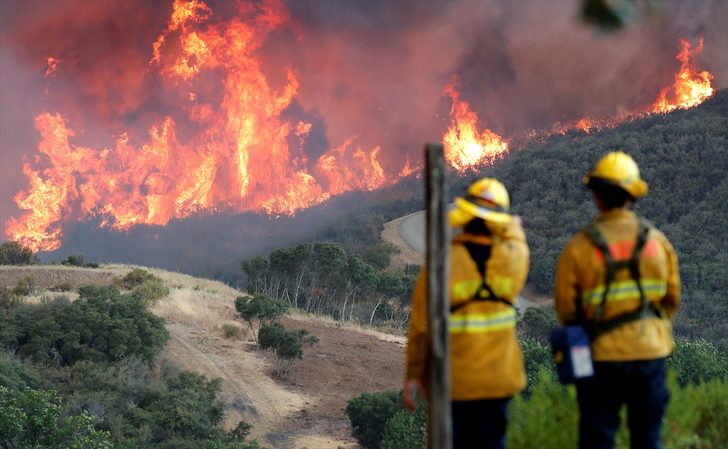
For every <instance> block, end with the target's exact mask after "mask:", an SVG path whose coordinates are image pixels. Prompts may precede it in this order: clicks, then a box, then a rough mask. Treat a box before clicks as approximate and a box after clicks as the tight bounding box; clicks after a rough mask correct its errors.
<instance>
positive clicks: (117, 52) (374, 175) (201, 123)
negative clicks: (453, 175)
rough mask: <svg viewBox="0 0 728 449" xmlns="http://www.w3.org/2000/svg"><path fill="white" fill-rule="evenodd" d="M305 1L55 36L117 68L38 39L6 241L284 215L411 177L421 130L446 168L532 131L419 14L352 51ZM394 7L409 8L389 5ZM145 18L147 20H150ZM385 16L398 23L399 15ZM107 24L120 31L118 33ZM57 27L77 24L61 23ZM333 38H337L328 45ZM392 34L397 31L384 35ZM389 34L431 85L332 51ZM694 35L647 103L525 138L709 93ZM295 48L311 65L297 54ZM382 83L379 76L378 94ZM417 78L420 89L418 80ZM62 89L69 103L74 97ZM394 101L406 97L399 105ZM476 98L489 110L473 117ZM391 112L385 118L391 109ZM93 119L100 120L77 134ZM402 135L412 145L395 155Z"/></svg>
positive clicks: (199, 8)
mask: <svg viewBox="0 0 728 449" xmlns="http://www.w3.org/2000/svg"><path fill="white" fill-rule="evenodd" d="M121 3H123V2H121ZM147 3H149V2H147ZM158 3H159V2H157V4H158ZM322 3H325V2H322ZM485 3H488V2H485ZM468 4H470V5H472V4H473V3H472V2H468ZM75 5H77V6H80V7H83V5H89V3H88V2H85V3H84V2H81V3H78V2H77V3H75ZM131 5H132V6H134V5H135V4H134V2H132V3H131ZM136 5H139V3H137V4H136ZM115 8H116V9H115V10H114V12H115V13H129V12H130V11H129V6H128V4H127V6H118V5H117V6H115ZM300 8H301V7H300V6H297V7H296V6H291V5H286V4H285V3H284V2H281V1H276V0H266V1H256V2H247V1H240V2H237V3H234V4H233V3H231V2H226V3H219V2H212V3H209V4H208V3H206V2H203V1H201V0H175V1H174V2H172V3H170V4H169V5H166V6H165V8H164V10H163V13H164V16H163V21H161V22H159V20H158V18H157V22H156V23H157V28H156V30H154V31H153V34H149V33H150V32H147V34H146V36H145V34H144V33H141V34H140V35H137V36H135V37H134V39H131V38H130V37H128V36H125V37H123V38H119V39H120V41H121V42H126V43H127V44H128V46H124V45H122V46H119V47H117V46H115V45H114V44H113V42H114V41H113V39H110V41H109V42H107V45H106V46H105V47H104V46H103V45H96V43H94V42H86V43H84V42H80V41H79V39H78V36H76V37H68V36H66V37H67V39H68V41H70V42H71V43H73V44H75V45H87V46H88V47H89V51H92V52H98V51H99V49H98V47H101V48H105V49H106V51H108V52H110V53H111V54H112V55H113V56H114V57H116V58H122V59H125V60H126V62H125V63H124V64H118V65H114V64H115V63H111V64H112V65H111V67H115V69H114V70H110V69H108V68H106V69H105V68H103V67H102V68H100V67H96V66H93V65H92V66H84V64H85V62H84V61H85V59H83V58H80V57H79V56H78V54H81V53H83V50H84V48H83V47H81V48H76V47H74V50H73V51H69V50H68V48H69V45H70V44H68V42H66V41H63V42H64V43H63V44H57V45H44V46H36V47H33V48H44V49H46V50H48V51H53V50H55V52H52V53H48V54H45V55H43V58H42V63H43V70H42V76H41V77H40V78H42V82H41V83H40V85H42V93H39V95H40V96H41V97H42V99H43V100H44V101H46V103H47V107H46V108H42V109H40V110H38V111H37V112H36V113H35V114H34V118H33V117H30V118H29V120H33V119H34V124H35V130H36V132H37V135H38V136H39V138H38V139H37V146H36V147H35V148H34V149H33V151H32V152H30V153H29V154H28V155H26V157H25V159H24V162H23V163H22V173H23V175H24V176H23V177H24V180H25V185H24V186H20V187H19V188H18V189H17V191H16V192H15V193H14V195H13V198H14V203H15V205H16V206H17V208H18V210H19V211H20V212H19V213H18V214H14V216H12V217H10V218H9V219H8V220H7V221H6V222H5V223H4V233H5V235H6V237H7V238H9V239H12V240H17V241H19V242H21V243H22V244H24V245H26V246H29V247H30V248H32V249H34V250H42V251H53V250H56V249H58V248H59V247H60V246H61V244H62V239H63V235H62V232H63V225H64V223H66V222H68V221H73V220H76V221H78V220H84V219H87V218H88V217H91V216H94V217H101V223H102V225H103V226H110V227H113V228H117V229H128V228H129V227H131V226H134V225H136V224H153V225H165V224H166V223H168V222H169V221H170V220H171V219H175V218H184V217H189V216H191V215H193V214H198V213H215V212H220V211H225V212H244V211H259V212H264V213H267V214H272V215H290V214H294V213H295V212H296V211H297V210H300V209H303V208H308V207H310V206H312V205H316V204H320V203H322V202H324V201H326V200H327V199H329V198H331V197H332V196H335V195H339V194H342V193H344V192H348V191H352V190H374V189H378V188H381V187H383V186H387V185H392V184H394V183H396V182H397V181H398V180H399V179H401V178H402V177H406V176H410V175H412V174H416V173H418V171H419V170H420V169H421V159H420V157H419V155H418V153H417V152H418V150H419V148H418V145H419V143H421V142H422V141H424V140H432V139H439V140H441V141H442V142H443V143H444V144H445V149H446V160H447V162H448V163H449V165H450V166H451V167H452V169H454V170H457V171H463V172H464V171H467V170H471V169H473V168H477V167H479V166H481V165H483V164H491V163H493V162H494V161H496V160H497V159H498V158H499V157H501V156H502V155H503V154H505V153H507V152H508V151H509V141H510V140H511V139H512V138H513V137H514V136H516V135H517V134H519V133H520V134H521V135H526V134H528V133H529V132H531V133H533V132H534V128H533V127H531V128H529V127H522V129H519V130H515V129H514V126H507V125H504V124H503V122H501V121H500V120H498V117H502V116H507V114H505V113H504V112H503V113H501V114H500V115H499V113H498V111H497V108H493V109H489V108H488V107H487V105H486V106H485V107H484V106H483V104H482V103H483V102H482V95H481V96H479V95H478V92H475V91H474V89H473V87H472V86H473V75H472V73H470V72H469V71H468V70H467V69H468V67H469V66H470V65H473V64H475V62H477V56H478V52H475V53H473V52H472V49H473V48H479V47H477V45H475V44H473V46H471V47H469V48H471V51H470V52H466V51H464V50H463V48H466V47H463V46H462V45H459V46H457V48H458V49H460V54H459V56H457V55H456V56H450V57H451V58H455V57H459V58H460V59H459V62H458V63H457V64H456V63H454V62H448V60H447V58H446V57H445V56H443V55H444V54H446V53H447V51H446V50H447V48H445V50H443V49H440V48H434V47H433V49H429V48H427V46H430V47H432V46H435V45H442V46H444V47H447V46H448V45H451V44H452V42H450V39H452V37H451V36H450V35H449V34H447V33H445V36H439V37H438V36H437V34H436V32H437V27H435V26H434V25H433V22H434V21H435V19H433V18H432V17H430V16H427V18H426V19H422V21H423V23H422V24H421V25H419V27H418V25H413V23H414V22H409V23H406V26H405V28H407V29H406V30H405V31H401V32H399V33H393V32H391V31H389V30H388V29H386V28H381V29H379V30H377V29H375V30H373V31H372V32H370V36H366V33H364V34H363V35H362V36H361V37H365V38H370V39H371V41H370V42H357V43H356V44H352V43H351V42H350V40H351V36H350V35H347V34H346V33H347V32H348V31H346V30H337V28H336V27H335V26H334V27H330V28H321V27H317V26H316V24H315V22H316V21H315V20H313V19H311V20H310V21H311V22H312V23H313V25H312V29H314V30H321V29H323V30H325V31H324V32H322V33H320V34H326V33H330V34H331V36H328V37H327V39H323V38H322V37H321V36H319V35H317V36H315V37H311V36H310V35H309V34H308V33H309V32H308V31H307V29H306V25H307V21H306V19H305V17H304V18H301V17H298V15H300V12H301V11H300ZM380 8H385V7H383V6H382V7H380ZM431 8H432V7H431ZM441 8H445V7H444V6H442V7H441ZM90 9H91V11H90V12H85V13H84V12H80V13H79V15H81V16H83V15H85V14H89V15H93V14H100V15H101V16H103V17H106V19H105V20H106V21H101V22H99V23H95V22H93V20H91V19H88V18H86V19H84V18H83V17H81V18H79V20H81V21H83V20H87V21H89V22H90V23H95V26H97V27H99V26H101V25H103V24H105V25H108V24H109V23H111V24H116V25H118V24H123V23H125V21H128V20H133V19H131V18H130V17H126V18H125V17H113V18H109V17H108V15H109V12H108V11H106V12H103V13H102V12H101V11H99V10H98V8H96V9H95V8H93V7H91V8H90ZM390 9H391V11H389V12H391V13H397V14H403V13H405V12H406V11H403V10H402V9H401V8H398V7H397V6H392V7H390ZM444 13H445V16H446V17H445V19H451V20H453V21H455V20H456V19H457V20H461V17H460V16H461V15H462V16H464V15H466V13H467V10H464V9H463V8H460V9H458V10H455V11H454V12H453V11H451V10H449V9H448V10H446V11H444ZM297 14H298V15H297ZM423 14H424V13H423ZM488 14H491V15H492V14H495V13H491V12H488ZM523 14H524V15H528V14H530V12H529V11H524V12H523ZM158 15H159V13H158ZM448 15H450V16H449V17H447V16H448ZM304 16H305V15H304ZM415 16H417V15H416V14H415ZM155 17H158V16H154V15H152V16H150V17H147V18H146V19H145V20H143V21H142V22H143V25H145V29H149V25H150V24H149V23H147V22H151V23H152V24H154V23H155V22H154V20H155ZM319 19H320V17H319ZM48 20H49V22H47V23H50V26H49V27H47V28H46V32H47V34H49V35H52V36H56V37H59V36H64V28H63V27H61V26H60V25H59V24H58V23H56V22H53V21H52V20H51V19H48ZM109 20H110V22H109ZM348 20H349V24H351V23H355V21H354V19H352V18H349V19H348ZM369 20H371V19H369ZM469 20H470V19H469ZM405 22H406V21H405ZM475 23H477V21H476V22H475ZM470 25H471V26H472V25H473V23H471V24H470ZM387 26H391V27H396V26H397V21H396V20H394V21H390V22H389V23H388V25H387ZM451 26H452V25H451ZM382 27H384V25H382ZM119 28H120V29H119V30H117V31H118V33H121V34H122V35H123V33H124V29H123V27H119ZM136 29H139V26H137V27H135V26H134V25H130V27H129V30H130V31H129V32H130V33H131V32H133V31H134V30H136ZM66 31H67V32H68V33H71V34H73V33H75V34H74V36H75V35H77V34H81V31H80V30H79V29H76V28H73V27H68V28H67V29H66ZM337 31H338V32H340V33H342V34H341V40H342V41H346V42H348V45H349V47H347V46H346V45H343V44H341V45H340V44H338V43H337V37H336V33H337ZM376 31H378V34H377V33H376ZM579 32H583V33H589V31H588V30H583V31H579ZM34 33H35V34H33V33H29V34H25V35H23V39H26V40H28V41H29V42H35V41H36V40H37V39H40V37H39V36H43V34H42V33H40V32H39V31H38V30H36V31H35V32H34ZM39 33H40V34H39ZM425 35H426V36H429V38H427V39H425V38H423V36H425ZM393 36H394V37H396V38H397V39H398V40H397V41H396V42H393V43H391V44H390V43H387V42H384V41H382V39H384V38H388V39H392V37H393ZM89 37H92V36H86V38H89ZM117 38H118V36H117ZM438 39H439V40H438ZM483 39H484V38H483ZM130 40H131V41H132V42H133V44H129V41H130ZM311 45H315V46H321V47H323V48H313V49H312V48H310V46H311ZM389 45H391V47H394V48H399V49H400V50H402V49H403V48H405V49H408V51H409V52H410V53H407V52H403V53H402V54H401V55H399V57H402V58H410V59H413V60H415V62H413V63H412V66H414V67H421V68H422V70H427V68H428V67H432V66H433V65H436V64H438V62H437V61H435V62H431V63H425V62H422V63H416V61H417V60H418V58H428V55H429V56H430V57H432V58H437V57H440V58H444V59H443V61H444V62H443V66H444V67H446V69H445V70H442V71H440V72H438V73H437V76H429V77H427V82H426V83H425V82H423V81H422V78H419V77H417V76H415V75H414V74H412V73H401V76H402V78H400V79H396V78H393V79H388V80H385V81H383V80H382V78H386V77H385V76H382V74H383V73H387V74H389V73H391V71H390V70H386V69H384V68H375V69H372V70H373V71H372V73H374V74H376V75H377V76H374V75H371V74H368V73H362V72H363V71H362V70H354V69H347V67H346V63H347V61H348V59H347V57H345V56H342V54H341V53H342V52H349V51H351V52H357V54H359V55H361V56H360V58H369V61H368V64H371V65H375V66H376V65H378V64H379V65H384V66H386V65H387V64H389V62H390V60H392V58H396V57H398V55H397V54H395V55H392V54H389V53H388V51H387V47H386V46H389ZM418 45H422V46H425V48H419V47H418ZM706 45H710V42H707V43H706V42H704V40H703V39H702V38H701V37H699V36H698V37H694V36H690V37H685V38H680V39H675V40H674V41H673V43H672V48H673V50H672V51H671V54H670V56H669V59H670V60H672V61H674V64H672V69H671V73H669V74H667V75H666V76H665V77H664V79H665V80H667V82H664V81H663V82H662V83H661V84H659V83H658V85H651V86H644V87H643V88H642V89H643V91H644V90H646V91H647V92H648V94H647V95H651V97H652V98H651V99H649V100H648V101H644V100H641V103H639V102H637V103H635V102H632V103H630V102H623V103H622V104H621V106H620V108H616V107H615V108H614V109H613V111H611V112H610V113H609V114H606V115H605V114H604V113H603V111H600V113H596V114H595V115H590V114H591V113H592V112H594V111H598V110H599V109H590V108H588V107H585V108H582V109H583V110H582V113H577V115H574V113H573V111H572V112H571V113H570V115H568V114H567V115H561V116H557V117H553V118H551V119H549V120H550V123H551V124H550V126H548V127H543V126H542V125H543V124H542V123H536V124H535V125H536V126H541V128H540V130H539V129H537V130H536V132H564V131H565V130H567V129H572V128H579V129H582V130H583V131H584V132H590V130H593V129H598V128H602V127H606V126H613V125H614V124H615V123H618V122H619V121H621V120H624V119H626V118H628V117H631V116H635V115H640V114H650V113H667V112H670V111H672V110H674V109H677V108H687V107H692V106H695V105H697V104H699V103H700V102H702V101H704V100H705V99H706V98H708V97H710V96H711V95H712V94H713V89H714V87H713V86H712V81H713V75H712V74H711V73H710V72H709V71H707V70H703V69H702V68H701V67H699V64H698V59H699V57H700V55H701V52H702V51H703V48H704V46H706ZM478 51H482V50H478ZM544 51H545V50H544ZM556 51H558V49H556ZM605 51H606V50H605ZM609 51H611V50H609ZM455 53H457V51H456V52H455ZM347 54H348V53H347ZM539 54H540V53H539ZM39 55H40V54H39V53H35V54H33V56H34V57H36V58H38V57H39ZM306 55H310V56H311V58H309V59H308V60H307V62H306V63H302V62H301V58H302V57H305V56H306ZM553 56H554V57H556V56H557V55H555V54H554V55H553ZM538 57H539V58H541V57H544V56H543V55H540V56H538ZM473 58H475V59H473ZM311 59H312V60H314V61H315V64H312V63H311V61H310V60H311ZM109 60H111V58H109V55H103V56H100V57H99V61H100V63H104V62H105V61H109ZM424 60H425V59H423V61H424ZM357 61H359V59H357ZM362 64H364V63H362ZM418 64H419V65H418ZM514 65H515V64H514ZM316 70H318V72H316ZM433 70H434V69H433ZM478 70H480V71H482V70H487V67H486V68H485V69H483V68H482V67H481V68H478ZM478 70H475V72H477V71H478ZM498 70H500V69H498V68H492V71H494V72H495V71H498ZM380 72H381V73H380ZM505 72H506V73H507V72H508V71H507V70H506V71H505ZM499 73H501V72H499ZM368 75H369V76H370V78H368ZM408 75H409V76H410V78H407V76H408ZM518 75H519V74H518V73H513V76H514V77H517V76H518ZM388 76H390V77H391V75H388ZM499 76H502V75H499ZM383 82H388V83H389V84H388V85H387V87H386V88H385V87H382V86H381V84H382V83H383ZM74 83H75V84H74ZM79 83H81V84H82V85H83V86H82V87H83V88H82V89H81V88H79V85H78V84H79ZM367 83H371V87H366V86H367V85H368V84H367ZM418 83H422V84H423V86H422V87H420V88H418ZM352 86H354V87H352ZM362 86H365V87H362ZM543 88H544V89H548V88H549V86H548V85H544V86H543ZM367 89H372V90H377V92H380V91H386V92H387V94H386V95H387V99H388V101H386V102H382V101H380V102H379V103H374V102H372V101H370V99H367V98H364V97H366V92H367V91H368V90H367ZM524 89H525V88H524ZM69 93H71V94H73V95H76V96H74V97H73V98H72V99H69V97H70V95H69ZM317 95H318V97H317ZM378 95H379V94H378ZM399 96H402V97H404V96H406V97H407V99H406V100H404V99H403V100H402V101H401V102H400V101H399V100H398V97H399ZM319 97H320V103H317V98H319ZM358 97H359V98H358ZM478 98H481V101H478V100H477V99H478ZM337 101H339V103H338V104H337ZM85 103H86V104H85ZM420 103H423V104H427V105H429V107H423V109H427V111H426V112H423V111H422V110H419V108H418V110H417V111H416V113H415V111H414V110H412V109H410V111H408V110H406V109H402V110H400V106H399V105H400V104H406V105H416V104H420ZM475 104H477V108H478V109H479V110H483V111H486V112H485V113H483V114H481V117H479V113H478V112H476V107H475ZM624 104H627V105H628V106H626V107H625V106H624ZM64 105H66V107H64ZM373 105H374V106H376V107H374V106H373ZM86 107H87V108H88V110H86V109H85V108H86ZM524 107H528V105H525V106H524ZM533 108H537V106H536V105H534V106H533ZM385 109H387V111H385ZM389 109H391V110H389ZM494 109H495V110H494ZM501 109H502V106H501ZM89 111H90V112H89ZM352 111H356V112H352ZM577 111H579V110H578V109H577ZM324 112H327V114H325V113H324ZM410 113H411V117H412V118H419V117H422V116H423V115H424V114H429V115H430V119H431V120H430V122H429V123H426V127H425V128H424V129H426V132H424V133H423V132H422V130H423V125H422V123H420V124H419V126H415V125H411V126H410V125H409V124H408V122H407V117H408V114H410ZM395 116H396V117H397V119H396V121H395V120H394V119H392V118H391V117H395ZM483 116H486V117H491V120H490V122H493V123H494V124H493V125H489V120H488V119H487V118H484V117H483ZM382 117H389V119H388V120H383V119H382ZM370 118H371V119H370ZM420 121H421V120H420ZM101 122H103V123H107V125H106V126H105V127H104V126H98V127H94V129H92V130H90V129H88V127H93V126H94V124H98V123H101ZM109 123H111V124H110V125H108V124H109ZM357 124H359V125H360V126H359V129H361V131H357ZM374 124H376V126H374ZM410 127H411V128H412V129H410ZM373 128H376V131H373V130H372V129H373ZM105 132H106V134H104V133H105ZM418 139H421V140H418ZM99 142H100V143H99ZM412 142H418V144H417V145H411V147H412V148H409V149H403V148H401V147H402V146H404V145H409V144H411V143H412ZM3 151H5V149H3ZM18 169H21V168H20V167H19V168H18Z"/></svg>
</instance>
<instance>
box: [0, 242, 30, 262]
mask: <svg viewBox="0 0 728 449" xmlns="http://www.w3.org/2000/svg"><path fill="white" fill-rule="evenodd" d="M36 263H38V256H37V255H36V254H35V253H33V251H32V250H31V249H29V248H26V247H24V246H22V245H21V244H20V243H18V242H4V243H2V244H0V265H32V264H36Z"/></svg>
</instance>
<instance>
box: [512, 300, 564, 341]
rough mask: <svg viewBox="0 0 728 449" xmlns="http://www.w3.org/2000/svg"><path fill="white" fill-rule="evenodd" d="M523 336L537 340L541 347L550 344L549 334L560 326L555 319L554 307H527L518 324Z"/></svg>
mask: <svg viewBox="0 0 728 449" xmlns="http://www.w3.org/2000/svg"><path fill="white" fill-rule="evenodd" d="M518 326H519V330H520V331H521V333H522V334H523V335H526V336H528V337H530V338H533V339H535V340H537V341H538V342H539V343H541V344H542V345H546V346H548V345H549V344H550V338H551V332H552V331H554V330H555V329H557V328H558V327H559V326H560V324H559V321H558V319H557V318H556V309H554V306H552V305H548V306H539V307H529V308H528V309H526V312H525V313H524V314H523V318H522V319H521V320H520V321H519V322H518Z"/></svg>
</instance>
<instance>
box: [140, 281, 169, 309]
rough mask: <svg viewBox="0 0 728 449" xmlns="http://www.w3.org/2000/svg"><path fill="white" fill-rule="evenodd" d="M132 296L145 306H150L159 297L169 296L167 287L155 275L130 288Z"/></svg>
mask: <svg viewBox="0 0 728 449" xmlns="http://www.w3.org/2000/svg"><path fill="white" fill-rule="evenodd" d="M132 296H133V297H134V298H136V299H137V300H139V301H140V302H141V303H142V304H144V305H145V306H146V307H151V306H153V305H154V304H156V303H157V301H159V300H160V299H163V298H166V297H167V296H169V288H167V286H166V285H164V284H163V283H162V280H161V279H159V278H157V277H156V276H155V277H154V278H153V279H149V280H146V281H144V282H142V283H141V284H140V285H137V286H136V287H134V289H133V290H132Z"/></svg>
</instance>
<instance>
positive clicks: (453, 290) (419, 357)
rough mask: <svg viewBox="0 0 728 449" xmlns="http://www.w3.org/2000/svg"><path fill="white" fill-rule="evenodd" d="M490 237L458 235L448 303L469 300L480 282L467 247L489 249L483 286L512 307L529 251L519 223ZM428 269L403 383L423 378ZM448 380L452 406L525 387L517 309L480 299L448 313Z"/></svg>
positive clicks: (418, 293)
mask: <svg viewBox="0 0 728 449" xmlns="http://www.w3.org/2000/svg"><path fill="white" fill-rule="evenodd" d="M489 227H490V228H491V231H492V232H493V236H492V237H485V236H475V235H472V234H466V233H463V234H459V235H457V236H456V237H455V238H453V240H452V244H451V249H450V304H451V305H456V304H458V303H461V302H463V301H469V300H470V299H471V298H473V296H474V295H475V294H476V293H477V292H478V290H479V289H480V286H481V285H482V277H481V275H480V272H479V271H478V268H477V266H476V263H475V261H474V260H473V259H472V258H471V256H470V254H469V253H468V250H467V248H466V247H465V246H464V243H466V242H473V243H478V244H481V245H492V247H491V255H490V258H489V259H488V260H487V262H486V270H485V271H486V281H487V284H488V285H489V286H490V287H491V289H492V290H493V292H494V293H495V294H496V295H497V296H498V297H500V298H503V299H505V300H507V301H508V302H510V303H511V304H515V301H516V297H517V296H518V293H519V292H520V291H521V289H522V288H523V285H524V283H525V282H526V275H527V274H528V258H529V253H528V246H527V244H526V237H525V234H524V233H523V229H522V228H521V226H520V224H517V223H512V224H509V225H498V227H496V226H495V225H493V226H491V225H490V224H489ZM425 273H426V270H423V271H422V272H421V273H420V276H419V278H418V279H417V283H416V284H415V290H414V294H413V299H412V316H411V319H410V328H409V336H408V344H407V372H406V377H407V379H419V380H420V381H421V382H422V384H423V385H424V386H426V385H427V383H426V375H427V371H428V369H427V354H428V350H427V349H428V335H427V313H428V312H427V309H428V307H427V298H426V288H427V286H426V284H427V282H426V277H425ZM449 328H450V345H451V347H450V375H451V381H452V388H451V398H452V400H454V401H465V400H474V399H488V398H504V397H509V396H512V395H514V394H515V393H517V392H519V391H520V390H522V389H523V388H524V387H525V385H526V378H525V374H524V368H523V355H522V354H521V349H520V347H519V345H518V341H517V340H516V310H515V308H514V307H512V306H510V305H507V304H505V303H503V302H497V301H490V300H478V301H472V302H470V303H469V304H467V305H465V306H462V307H460V308H459V309H457V310H456V311H455V312H453V313H451V315H450V319H449Z"/></svg>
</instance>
